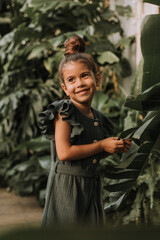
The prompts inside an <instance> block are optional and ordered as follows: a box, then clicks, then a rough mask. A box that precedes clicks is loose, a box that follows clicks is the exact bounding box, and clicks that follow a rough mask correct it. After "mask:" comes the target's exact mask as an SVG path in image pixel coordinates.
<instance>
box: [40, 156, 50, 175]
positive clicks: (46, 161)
mask: <svg viewBox="0 0 160 240" xmlns="http://www.w3.org/2000/svg"><path fill="white" fill-rule="evenodd" d="M38 162H39V164H40V166H41V167H42V168H43V169H45V170H47V172H49V170H50V165H51V156H50V155H47V156H43V157H38Z"/></svg>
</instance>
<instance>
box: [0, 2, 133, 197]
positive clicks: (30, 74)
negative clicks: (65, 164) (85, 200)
mask: <svg viewBox="0 0 160 240" xmlns="http://www.w3.org/2000/svg"><path fill="white" fill-rule="evenodd" d="M0 16H2V18H6V16H7V19H8V22H7V24H8V25H7V26H8V27H7V28H6V29H5V28H3V29H2V28H1V29H2V30H3V31H2V30H0V34H1V38H0V78H1V80H0V123H1V126H0V179H1V186H10V187H12V188H13V189H15V190H16V191H17V192H19V193H20V194H32V193H37V194H38V193H39V191H40V190H42V191H41V195H43V193H44V191H43V189H44V188H45V187H44V186H45V185H46V179H47V175H48V172H47V169H48V165H49V162H50V157H49V142H47V141H46V142H45V140H44V139H43V138H39V136H40V131H39V129H38V126H37V117H38V113H39V112H40V111H42V108H43V106H44V109H45V107H46V106H47V105H48V103H50V102H52V101H54V100H57V99H60V98H62V97H63V94H62V90H61V88H60V84H59V79H58V64H59V62H60V60H61V59H62V57H63V42H64V41H65V40H66V38H68V37H70V36H72V35H74V34H78V35H79V36H81V37H82V38H83V39H84V40H85V41H86V44H87V51H88V53H90V54H92V56H93V57H94V59H95V61H96V63H97V64H98V66H99V68H100V70H101V71H102V72H103V87H102V89H101V90H103V92H104V93H107V94H108V96H109V99H108V104H107V105H108V109H110V110H105V111H106V113H107V114H108V115H110V116H111V117H113V120H115V122H116V121H118V119H119V117H120V113H118V114H117V113H116V111H117V109H118V111H119V112H120V110H121V105H122V101H121V100H120V101H119V99H121V98H120V96H118V87H117V85H118V81H119V82H120V79H122V78H123V77H125V76H128V75H129V74H130V65H129V63H128V61H127V59H125V58H124V57H123V49H124V47H125V44H126V39H124V41H123V30H122V29H121V26H120V21H119V19H118V17H117V16H116V14H115V12H113V11H111V10H110V9H109V7H105V5H104V1H103V0H102V1H96V0H93V1H87V0H86V1H85V0H79V1H76V0H67V1H55V0H46V1H43V0H27V1H25V0H7V1H5V0H2V1H1V5H0ZM2 18H1V19H2ZM2 25H4V26H5V24H3V21H2ZM4 29H5V30H4ZM114 33H119V36H120V38H121V41H119V42H116V43H115V44H114V43H112V42H111V41H110V40H109V36H111V35H112V34H114ZM131 42H132V38H130V39H129V41H128V43H131ZM128 43H127V44H128ZM98 94H100V93H98ZM111 98H112V100H110V99H111ZM117 125H118V124H117ZM117 128H118V127H117Z"/></svg>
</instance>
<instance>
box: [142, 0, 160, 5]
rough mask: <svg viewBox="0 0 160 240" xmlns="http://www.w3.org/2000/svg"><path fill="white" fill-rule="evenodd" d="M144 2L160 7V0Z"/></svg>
mask: <svg viewBox="0 0 160 240" xmlns="http://www.w3.org/2000/svg"><path fill="white" fill-rule="evenodd" d="M143 2H147V3H151V4H155V5H159V6H160V0H143Z"/></svg>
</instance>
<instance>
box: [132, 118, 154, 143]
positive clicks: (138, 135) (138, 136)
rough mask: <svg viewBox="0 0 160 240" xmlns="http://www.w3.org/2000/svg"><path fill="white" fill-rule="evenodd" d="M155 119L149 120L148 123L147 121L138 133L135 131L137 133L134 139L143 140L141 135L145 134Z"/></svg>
mask: <svg viewBox="0 0 160 240" xmlns="http://www.w3.org/2000/svg"><path fill="white" fill-rule="evenodd" d="M154 118H155V117H153V118H151V119H149V120H148V121H146V122H145V123H144V124H143V125H142V126H141V127H139V128H138V129H137V131H135V133H134V134H133V136H132V137H133V138H136V139H140V138H141V135H142V134H143V133H144V131H145V130H146V128H147V127H148V126H149V125H150V124H151V123H152V121H153V119H154Z"/></svg>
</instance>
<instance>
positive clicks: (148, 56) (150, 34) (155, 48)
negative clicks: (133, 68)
mask: <svg viewBox="0 0 160 240" xmlns="http://www.w3.org/2000/svg"><path fill="white" fill-rule="evenodd" d="M153 2H154V1H153ZM155 2H156V1H155ZM159 26H160V15H159V14H156V15H149V16H147V17H146V18H145V20H144V22H143V27H142V32H141V49H142V54H143V58H144V66H143V82H142V90H143V91H144V90H146V89H148V88H150V87H151V86H152V85H154V84H156V83H159V80H160V68H159V59H160V44H159V43H160V31H159Z"/></svg>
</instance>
